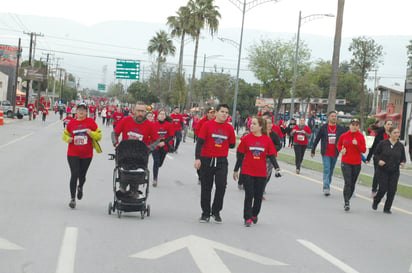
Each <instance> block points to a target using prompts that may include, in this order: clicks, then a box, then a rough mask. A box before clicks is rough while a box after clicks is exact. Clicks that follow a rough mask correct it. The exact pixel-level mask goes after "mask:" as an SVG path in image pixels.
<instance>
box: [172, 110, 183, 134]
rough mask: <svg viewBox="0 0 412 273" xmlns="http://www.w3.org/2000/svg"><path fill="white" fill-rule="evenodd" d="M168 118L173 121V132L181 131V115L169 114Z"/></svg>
mask: <svg viewBox="0 0 412 273" xmlns="http://www.w3.org/2000/svg"><path fill="white" fill-rule="evenodd" d="M170 117H171V118H172V119H173V127H174V128H175V131H181V130H182V123H183V117H182V115H181V114H171V115H170Z"/></svg>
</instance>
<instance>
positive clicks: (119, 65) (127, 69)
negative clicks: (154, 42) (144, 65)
mask: <svg viewBox="0 0 412 273" xmlns="http://www.w3.org/2000/svg"><path fill="white" fill-rule="evenodd" d="M116 79H128V80H140V61H136V60H119V59H118V60H116Z"/></svg>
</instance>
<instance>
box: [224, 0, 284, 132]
mask: <svg viewBox="0 0 412 273" xmlns="http://www.w3.org/2000/svg"><path fill="white" fill-rule="evenodd" d="M229 1H230V2H232V3H233V4H234V5H235V6H236V7H237V8H238V9H240V10H241V11H242V28H241V30H240V42H239V55H238V59H237V70H236V83H235V97H234V99H233V111H232V123H233V125H234V124H235V120H236V106H237V96H238V93H239V71H240V59H241V57H242V42H243V27H244V25H245V13H246V11H247V10H248V11H249V10H250V9H252V8H254V7H256V6H258V5H260V4H263V3H266V2H279V1H280V0H253V1H250V2H249V3H246V0H243V4H242V2H241V1H240V0H229ZM246 5H247V6H248V7H247V10H246ZM241 6H242V7H243V8H242V9H241V8H240V7H241Z"/></svg>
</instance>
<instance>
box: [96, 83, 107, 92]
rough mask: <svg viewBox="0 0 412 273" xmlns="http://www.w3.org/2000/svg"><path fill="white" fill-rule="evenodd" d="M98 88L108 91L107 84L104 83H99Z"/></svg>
mask: <svg viewBox="0 0 412 273" xmlns="http://www.w3.org/2000/svg"><path fill="white" fill-rule="evenodd" d="M97 90H98V91H106V85H105V84H103V83H98V84H97Z"/></svg>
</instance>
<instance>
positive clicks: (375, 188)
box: [372, 156, 379, 195]
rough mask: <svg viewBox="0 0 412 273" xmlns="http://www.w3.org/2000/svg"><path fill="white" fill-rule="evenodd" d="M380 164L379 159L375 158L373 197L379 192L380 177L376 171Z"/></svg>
mask: <svg viewBox="0 0 412 273" xmlns="http://www.w3.org/2000/svg"><path fill="white" fill-rule="evenodd" d="M378 162H379V159H378V157H375V156H374V157H373V167H374V172H373V179H372V195H375V194H376V192H377V191H378V184H379V183H378V177H377V175H376V169H377V168H378Z"/></svg>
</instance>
